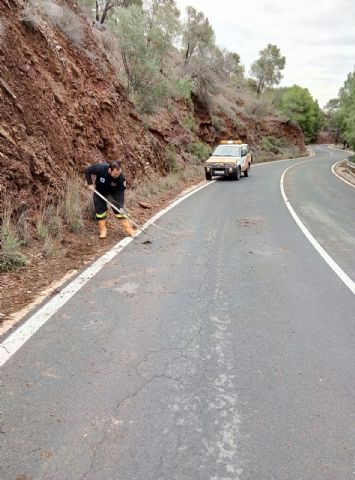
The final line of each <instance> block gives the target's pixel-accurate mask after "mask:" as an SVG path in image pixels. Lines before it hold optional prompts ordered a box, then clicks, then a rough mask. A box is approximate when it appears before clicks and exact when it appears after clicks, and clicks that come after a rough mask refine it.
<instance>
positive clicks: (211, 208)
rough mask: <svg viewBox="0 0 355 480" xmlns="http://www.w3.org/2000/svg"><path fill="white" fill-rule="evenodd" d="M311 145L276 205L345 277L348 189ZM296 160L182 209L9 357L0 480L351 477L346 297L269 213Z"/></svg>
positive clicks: (285, 224) (351, 358)
mask: <svg viewBox="0 0 355 480" xmlns="http://www.w3.org/2000/svg"><path fill="white" fill-rule="evenodd" d="M313 148H314V151H315V152H316V156H315V157H314V158H312V159H310V161H309V162H307V163H305V164H303V165H300V166H299V167H296V168H295V169H292V170H291V171H290V173H289V175H288V176H287V177H286V180H285V189H286V193H287V195H288V196H289V198H290V201H291V203H292V205H293V206H294V208H295V210H296V213H297V214H299V215H300V217H301V219H302V221H303V222H304V223H305V224H306V225H307V227H308V228H309V229H310V230H311V233H312V234H313V235H314V236H315V237H316V239H317V240H318V241H319V242H320V243H321V244H322V246H323V247H324V248H325V249H326V250H327V251H328V253H330V254H331V255H332V256H333V258H334V260H335V261H337V262H339V264H340V265H341V267H342V268H343V269H344V270H345V271H346V273H348V275H350V276H352V278H354V272H355V269H354V265H355V262H354V251H355V250H354V248H353V247H354V238H355V235H354V227H355V222H354V221H352V220H354V219H355V215H354V206H355V202H354V194H355V191H354V189H351V187H348V186H347V185H345V184H342V182H341V181H340V180H339V179H337V178H336V177H334V176H333V175H332V174H331V172H330V166H331V165H332V164H333V163H334V162H335V161H336V160H340V159H341V158H342V156H343V153H342V152H335V151H331V150H329V149H328V148H327V147H325V146H319V147H313ZM330 152H332V153H333V155H331V153H330ZM302 161H303V160H293V161H289V162H279V163H274V164H269V165H262V166H258V167H256V168H253V169H252V172H251V177H250V178H242V179H241V180H240V181H239V182H236V181H216V182H215V183H213V184H212V185H210V186H209V187H207V188H205V189H203V190H201V191H200V192H198V193H196V194H195V195H193V196H191V197H189V198H188V199H187V200H186V201H184V202H182V203H181V204H179V205H178V206H177V207H176V208H174V209H173V210H171V211H170V212H169V213H168V214H167V215H165V216H164V217H163V218H162V219H161V220H159V225H160V226H161V227H164V228H167V229H168V230H169V231H175V232H176V235H164V234H162V232H160V231H158V230H155V229H153V228H150V229H149V230H148V233H149V238H150V240H151V241H152V244H144V243H143V240H145V239H143V237H138V238H137V239H135V240H134V242H132V243H131V244H130V245H129V246H128V247H127V248H126V249H125V250H124V251H123V252H121V253H120V254H119V255H118V256H117V257H116V258H115V259H114V260H113V261H111V262H110V263H109V264H108V265H107V266H106V267H105V268H104V269H103V270H101V271H100V272H99V274H98V275H97V276H96V277H95V278H94V279H93V280H91V281H90V282H89V283H88V284H86V285H85V286H84V287H83V288H82V289H81V290H80V291H79V292H78V293H77V294H76V295H75V296H74V297H73V298H72V299H71V300H70V301H68V302H67V303H66V304H65V305H64V306H63V307H62V308H61V309H60V310H59V311H58V312H57V313H56V314H55V315H53V317H51V319H50V320H49V321H48V322H47V323H46V324H45V325H44V326H43V327H42V328H41V329H40V330H39V331H38V332H37V333H36V334H35V335H34V336H33V337H32V338H31V339H30V340H29V341H28V342H27V343H26V344H25V345H24V346H23V347H22V348H21V349H20V350H19V351H18V352H17V353H16V354H15V355H14V356H13V357H12V358H11V359H10V360H9V361H8V362H7V364H6V365H5V366H4V367H3V371H2V385H1V397H2V399H1V405H2V425H1V433H0V438H1V458H0V461H1V462H0V463H1V467H0V477H1V479H3V480H83V479H86V480H128V479H134V480H190V479H191V480H207V479H208V480H239V479H241V480H244V479H245V480H273V479H275V480H335V479H336V480H351V479H355V463H354V450H355V448H354V447H355V413H354V412H355V377H354V371H355V370H354V367H355V323H354V312H355V302H354V295H352V293H351V292H350V291H349V290H348V289H347V288H346V286H345V285H344V284H343V283H342V282H341V281H340V280H339V278H338V277H337V276H336V275H335V274H334V273H333V271H332V270H331V269H330V268H329V267H328V266H327V265H326V263H325V262H324V261H323V259H322V258H321V257H320V256H319V255H318V253H317V252H316V251H315V250H314V248H313V247H312V246H311V245H310V243H309V242H308V240H307V239H306V238H305V237H304V235H303V234H302V232H301V231H300V230H299V229H298V227H297V225H296V223H295V222H294V220H293V219H292V218H291V217H290V215H289V213H288V211H287V209H286V207H285V205H284V203H283V201H282V197H281V194H280V188H279V182H280V177H281V174H282V172H283V171H284V169H285V168H286V167H287V166H288V165H291V164H293V163H300V162H302Z"/></svg>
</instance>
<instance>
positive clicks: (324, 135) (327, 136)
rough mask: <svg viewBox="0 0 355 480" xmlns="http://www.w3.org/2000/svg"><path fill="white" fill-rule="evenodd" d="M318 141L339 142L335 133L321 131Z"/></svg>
mask: <svg viewBox="0 0 355 480" xmlns="http://www.w3.org/2000/svg"><path fill="white" fill-rule="evenodd" d="M316 143H319V144H320V143H337V141H336V138H335V135H334V134H332V133H331V132H319V133H318V135H317V140H316Z"/></svg>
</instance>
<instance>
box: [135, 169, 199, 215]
mask: <svg viewBox="0 0 355 480" xmlns="http://www.w3.org/2000/svg"><path fill="white" fill-rule="evenodd" d="M203 178H204V177H203V170H202V168H201V166H198V165H187V166H185V167H183V168H181V169H180V170H179V171H177V172H171V173H169V174H168V175H166V176H165V177H158V178H153V179H149V178H146V179H145V180H144V182H140V183H139V184H136V185H134V186H133V188H132V189H131V190H129V191H128V192H127V197H126V205H127V208H128V209H130V208H132V207H134V206H135V205H137V204H138V202H147V201H152V200H153V199H154V197H156V196H158V195H159V194H162V193H164V192H167V191H169V190H173V189H177V188H178V187H180V186H181V187H182V185H183V183H185V182H190V181H194V180H199V179H200V180H202V179H203Z"/></svg>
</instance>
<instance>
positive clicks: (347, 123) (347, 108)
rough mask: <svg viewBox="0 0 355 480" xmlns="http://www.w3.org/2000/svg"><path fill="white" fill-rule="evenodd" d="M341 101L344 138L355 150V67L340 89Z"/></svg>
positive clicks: (339, 114) (339, 116)
mask: <svg viewBox="0 0 355 480" xmlns="http://www.w3.org/2000/svg"><path fill="white" fill-rule="evenodd" d="M339 103H340V108H339V112H338V119H339V120H340V121H341V122H342V130H343V134H344V138H345V140H346V141H347V142H348V143H349V145H351V146H352V147H353V149H354V150H355V68H354V71H353V72H352V73H349V74H348V77H347V79H346V80H345V82H344V85H343V86H342V88H341V89H340V91H339Z"/></svg>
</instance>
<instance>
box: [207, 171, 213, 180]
mask: <svg viewBox="0 0 355 480" xmlns="http://www.w3.org/2000/svg"><path fill="white" fill-rule="evenodd" d="M206 180H212V175H211V174H210V173H207V172H206Z"/></svg>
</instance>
